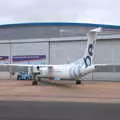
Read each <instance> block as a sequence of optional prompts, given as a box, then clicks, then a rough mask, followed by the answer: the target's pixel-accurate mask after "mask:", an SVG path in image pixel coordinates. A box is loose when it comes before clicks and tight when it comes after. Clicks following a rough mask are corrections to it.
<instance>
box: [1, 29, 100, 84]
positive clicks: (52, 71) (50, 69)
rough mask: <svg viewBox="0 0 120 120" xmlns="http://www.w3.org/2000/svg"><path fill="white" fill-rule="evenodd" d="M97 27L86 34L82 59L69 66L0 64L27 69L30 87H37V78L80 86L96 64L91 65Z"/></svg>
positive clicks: (98, 30)
mask: <svg viewBox="0 0 120 120" xmlns="http://www.w3.org/2000/svg"><path fill="white" fill-rule="evenodd" d="M101 30H102V28H101V27H98V28H95V29H92V30H89V31H88V33H87V37H88V41H87V46H86V49H85V53H84V55H83V57H81V58H80V59H78V60H77V61H74V62H72V63H69V64H60V65H51V64H48V65H31V64H0V66H7V67H28V68H30V69H31V71H32V75H33V80H32V85H38V82H39V80H40V79H39V78H49V77H56V78H60V79H68V80H71V79H72V80H75V81H76V84H81V78H82V77H83V76H85V75H86V74H88V73H91V72H93V71H94V70H95V68H96V64H93V59H94V53H95V44H96V35H97V33H99V32H101Z"/></svg>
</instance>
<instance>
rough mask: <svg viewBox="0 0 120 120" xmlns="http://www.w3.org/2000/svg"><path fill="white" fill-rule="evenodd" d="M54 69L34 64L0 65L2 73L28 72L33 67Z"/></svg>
mask: <svg viewBox="0 0 120 120" xmlns="http://www.w3.org/2000/svg"><path fill="white" fill-rule="evenodd" d="M37 66H39V67H48V68H50V67H52V65H43V64H40V65H32V64H0V71H1V72H4V71H10V70H11V71H12V72H20V71H28V68H31V67H36V68H37Z"/></svg>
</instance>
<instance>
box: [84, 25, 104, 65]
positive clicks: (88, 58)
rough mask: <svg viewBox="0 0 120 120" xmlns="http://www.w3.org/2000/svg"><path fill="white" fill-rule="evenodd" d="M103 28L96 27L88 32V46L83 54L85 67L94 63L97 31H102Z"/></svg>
mask: <svg viewBox="0 0 120 120" xmlns="http://www.w3.org/2000/svg"><path fill="white" fill-rule="evenodd" d="M101 30H102V28H101V27H99V28H96V29H93V30H90V31H89V32H88V33H87V36H88V42H87V47H86V50H85V53H84V56H83V60H84V63H85V67H88V66H90V65H91V64H93V58H94V50H95V44H96V35H97V33H99V32H101Z"/></svg>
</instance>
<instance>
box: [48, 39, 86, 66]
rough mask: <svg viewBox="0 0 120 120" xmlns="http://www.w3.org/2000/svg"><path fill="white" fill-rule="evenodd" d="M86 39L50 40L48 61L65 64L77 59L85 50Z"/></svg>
mask: <svg viewBox="0 0 120 120" xmlns="http://www.w3.org/2000/svg"><path fill="white" fill-rule="evenodd" d="M85 47H86V41H75V40H74V41H54V42H53V41H52V42H51V43H50V63H51V64H65V63H67V62H73V61H75V60H77V59H79V58H80V57H81V56H82V55H83V54H84V51H85Z"/></svg>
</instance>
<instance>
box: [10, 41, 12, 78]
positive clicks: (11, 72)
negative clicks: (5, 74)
mask: <svg viewBox="0 0 120 120" xmlns="http://www.w3.org/2000/svg"><path fill="white" fill-rule="evenodd" d="M9 46H10V55H9V63H10V64H11V63H12V43H11V40H9ZM9 74H10V76H9V79H10V80H11V78H12V76H11V74H12V67H10V66H9Z"/></svg>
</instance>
